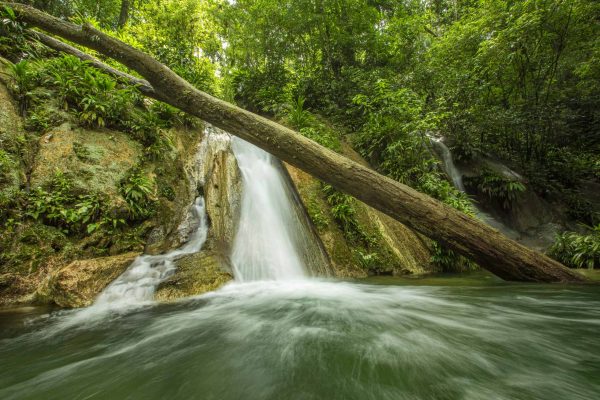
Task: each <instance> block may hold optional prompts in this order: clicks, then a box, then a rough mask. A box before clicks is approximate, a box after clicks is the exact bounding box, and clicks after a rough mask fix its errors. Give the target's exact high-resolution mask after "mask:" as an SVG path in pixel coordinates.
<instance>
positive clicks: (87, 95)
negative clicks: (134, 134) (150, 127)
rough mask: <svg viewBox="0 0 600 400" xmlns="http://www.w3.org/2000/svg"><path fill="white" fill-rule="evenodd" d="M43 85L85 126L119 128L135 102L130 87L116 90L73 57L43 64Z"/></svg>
mask: <svg viewBox="0 0 600 400" xmlns="http://www.w3.org/2000/svg"><path fill="white" fill-rule="evenodd" d="M42 74H43V78H42V79H43V80H44V82H45V84H46V85H48V86H49V87H50V88H52V89H54V90H56V92H57V94H58V99H59V103H60V104H61V106H62V107H63V108H65V109H67V110H71V111H72V112H73V113H74V114H75V115H76V117H77V118H78V119H79V121H80V123H81V124H82V125H84V126H88V127H104V126H110V127H117V128H118V127H121V126H122V125H123V121H125V120H126V119H127V116H128V110H129V108H130V107H131V106H132V105H134V104H136V103H137V102H138V101H139V95H137V94H136V93H135V91H134V90H133V89H132V88H128V87H120V86H119V85H118V83H117V81H116V80H115V79H114V78H112V77H111V76H109V75H107V74H104V73H102V72H100V71H98V70H96V69H94V68H92V67H90V66H89V65H88V63H87V62H85V61H81V60H79V59H78V58H76V57H73V56H63V57H58V58H54V59H51V60H49V61H47V62H46V63H45V65H44V68H43V70H42Z"/></svg>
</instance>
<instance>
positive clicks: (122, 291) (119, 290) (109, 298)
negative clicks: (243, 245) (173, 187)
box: [92, 197, 208, 308]
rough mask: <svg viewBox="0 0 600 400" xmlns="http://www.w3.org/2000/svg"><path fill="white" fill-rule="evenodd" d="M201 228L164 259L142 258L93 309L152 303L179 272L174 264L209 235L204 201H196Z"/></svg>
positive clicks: (194, 210)
mask: <svg viewBox="0 0 600 400" xmlns="http://www.w3.org/2000/svg"><path fill="white" fill-rule="evenodd" d="M190 213H191V214H192V216H191V217H192V219H193V220H195V222H196V225H197V227H196V228H195V229H194V231H193V232H192V233H191V235H190V237H189V239H188V241H187V242H186V243H185V244H184V245H183V246H182V247H180V248H179V249H177V250H173V251H170V252H168V253H166V254H160V255H155V256H153V255H142V256H140V257H138V258H136V259H135V261H134V262H133V263H132V264H131V265H130V266H129V268H127V270H126V271H125V272H124V273H123V274H121V276H119V277H118V278H117V279H116V280H115V281H113V282H112V283H111V284H110V285H109V286H108V287H106V289H104V291H103V292H102V293H101V294H100V296H98V298H97V299H96V301H95V303H94V304H93V305H92V307H95V308H118V307H120V306H125V307H126V306H130V305H135V304H140V303H144V302H147V301H150V300H152V298H153V296H154V291H155V290H156V287H157V286H158V285H159V284H160V283H161V282H162V281H164V280H165V279H166V278H168V277H169V276H170V275H171V274H172V273H173V272H174V271H175V263H174V261H175V260H176V259H177V258H178V257H181V256H183V255H186V254H193V253H196V252H198V251H200V249H201V248H202V245H203V244H204V242H205V241H206V237H207V233H208V223H207V217H206V212H205V209H204V199H203V198H202V197H198V198H196V200H195V202H194V205H193V207H192V208H191V210H190Z"/></svg>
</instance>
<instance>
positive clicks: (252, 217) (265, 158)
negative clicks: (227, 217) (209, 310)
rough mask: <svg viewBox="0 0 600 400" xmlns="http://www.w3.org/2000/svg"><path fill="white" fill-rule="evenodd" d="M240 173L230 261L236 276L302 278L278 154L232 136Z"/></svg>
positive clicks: (243, 278)
mask: <svg viewBox="0 0 600 400" xmlns="http://www.w3.org/2000/svg"><path fill="white" fill-rule="evenodd" d="M232 147H233V152H234V154H235V156H236V158H237V161H238V166H239V168H240V171H241V173H242V182H243V194H242V205H241V212H240V221H239V225H238V230H237V233H236V236H235V239H234V242H233V248H232V255H231V261H232V264H233V267H234V275H235V278H236V280H238V281H255V280H284V279H301V278H303V277H304V276H305V271H304V266H303V262H302V261H301V257H300V253H299V251H298V246H297V243H298V240H297V238H298V235H299V234H302V232H298V229H299V228H298V227H297V224H296V219H295V218H294V215H293V212H294V208H293V203H292V201H293V198H292V196H291V194H290V193H289V191H288V189H287V185H286V181H285V179H284V176H283V175H282V172H281V170H280V169H279V165H277V162H276V160H275V159H274V158H273V157H272V156H271V155H270V154H268V153H266V152H265V151H263V150H261V149H259V148H258V147H256V146H254V145H252V144H250V143H248V142H245V141H243V140H241V139H238V138H232Z"/></svg>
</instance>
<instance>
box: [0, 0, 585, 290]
mask: <svg viewBox="0 0 600 400" xmlns="http://www.w3.org/2000/svg"><path fill="white" fill-rule="evenodd" d="M0 4H3V5H6V6H9V7H12V8H13V9H14V10H15V12H16V13H17V15H19V17H20V19H21V20H22V21H24V22H26V23H28V24H31V25H33V26H36V27H38V28H41V29H43V30H45V31H47V32H49V33H52V34H54V35H57V36H60V37H63V38H65V39H68V40H70V41H73V42H75V43H78V44H80V45H83V46H86V47H88V48H90V49H93V50H96V51H98V52H100V53H102V54H104V55H106V56H108V57H111V58H113V59H115V60H117V61H119V62H121V63H122V64H124V65H126V66H127V67H129V68H131V69H132V70H135V71H137V72H138V73H139V74H140V75H142V76H143V77H145V78H146V79H147V80H148V82H149V83H150V85H151V87H152V88H153V89H154V93H153V94H148V95H149V96H152V97H154V98H157V99H159V100H161V101H164V102H166V103H169V104H171V105H173V106H175V107H177V108H180V109H181V110H183V111H186V112H188V113H190V114H192V115H195V116H197V117H199V118H201V119H203V120H205V121H208V122H210V123H211V124H213V125H215V126H217V127H219V128H221V129H223V130H225V131H227V132H230V133H232V134H234V135H236V136H238V137H240V138H242V139H244V140H247V141H249V142H251V143H253V144H255V145H257V146H259V147H261V148H262V149H264V150H266V151H268V152H270V153H271V154H273V155H275V156H276V157H279V158H280V159H282V160H284V161H286V162H288V163H290V164H292V165H294V166H296V167H298V168H300V169H302V170H304V171H306V172H308V173H310V174H311V175H313V176H315V177H317V178H319V179H321V180H323V181H325V182H328V183H330V184H332V185H333V186H335V187H336V188H338V189H340V190H342V191H344V192H346V193H348V194H351V195H353V196H355V197H356V198H358V199H359V200H361V201H363V202H365V203H367V204H368V205H370V206H372V207H374V208H376V209H378V210H380V211H382V212H384V213H386V214H388V215H389V216H391V217H393V218H394V219H396V220H398V221H400V222H402V223H404V224H405V225H407V226H409V227H411V228H413V229H415V230H416V231H418V232H420V233H422V234H424V235H426V236H428V237H430V238H432V239H435V240H437V241H439V242H440V243H442V244H444V245H446V246H447V247H449V248H451V249H453V250H455V251H456V252H458V253H460V254H462V255H464V256H466V257H469V258H471V259H473V260H474V261H476V262H477V263H478V264H479V265H481V266H482V267H483V268H486V269H488V270H489V271H491V272H492V273H494V274H496V275H497V276H499V277H501V278H503V279H506V280H513V281H541V282H568V281H584V280H585V278H584V277H582V276H581V275H579V274H577V273H576V272H574V271H571V270H569V269H567V268H566V267H564V266H563V265H561V264H560V263H558V262H556V261H554V260H552V259H550V258H548V257H546V256H544V255H543V254H540V253H537V252H535V251H533V250H530V249H528V248H526V247H524V246H522V245H520V244H518V243H516V242H515V241H513V240H510V239H508V238H506V237H505V236H503V235H502V234H501V233H499V232H498V231H496V230H494V229H493V228H491V227H489V226H487V225H485V224H483V223H482V222H479V221H478V220H476V219H474V218H471V217H469V216H467V215H465V214H463V213H461V212H458V211H456V210H455V209H453V208H451V207H449V206H447V205H445V204H442V203H441V202H439V201H437V200H434V199H432V198H431V197H429V196H426V195H424V194H422V193H419V192H417V191H415V190H413V189H411V188H410V187H408V186H405V185H403V184H400V183H398V182H396V181H394V180H392V179H390V178H387V177H385V176H382V175H380V174H378V173H377V172H375V171H373V170H371V169H369V168H367V167H365V166H362V165H360V164H358V163H356V162H353V161H351V160H349V159H347V158H346V157H343V156H340V155H339V154H337V153H335V152H333V151H331V150H329V149H326V148H324V147H323V146H320V145H319V144H317V143H315V142H313V141H311V140H309V139H307V138H305V137H304V136H302V135H300V134H298V133H296V132H294V131H292V130H290V129H288V128H286V127H283V126H281V125H279V124H277V123H274V122H272V121H269V120H268V119H266V118H263V117H260V116H258V115H255V114H253V113H251V112H249V111H246V110H243V109H241V108H239V107H236V106H234V105H232V104H229V103H227V102H224V101H222V100H219V99H217V98H215V97H212V96H210V95H208V94H206V93H204V92H202V91H200V90H198V89H196V88H194V87H193V86H192V85H190V84H189V83H188V82H186V81H185V80H184V79H182V78H181V77H179V76H178V75H177V74H175V73H174V72H173V71H171V70H170V69H169V68H168V67H166V66H165V65H163V64H161V63H159V62H158V61H156V60H154V59H153V58H152V57H150V56H149V55H147V54H145V53H143V52H141V51H140V50H137V49H135V48H133V47H131V46H129V45H127V44H125V43H123V42H121V41H119V40H117V39H115V38H113V37H111V36H108V35H106V34H105V33H102V32H100V31H98V30H96V29H94V28H93V27H91V26H89V25H85V26H79V25H75V24H72V23H70V22H67V21H64V20H60V19H58V18H54V17H52V16H50V15H48V14H45V13H43V12H41V11H39V10H37V9H35V8H33V7H29V6H25V5H21V4H13V3H5V2H3V3H0Z"/></svg>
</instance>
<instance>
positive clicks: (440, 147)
mask: <svg viewBox="0 0 600 400" xmlns="http://www.w3.org/2000/svg"><path fill="white" fill-rule="evenodd" d="M428 137H429V139H430V140H431V144H432V145H433V147H435V149H436V150H437V151H438V153H439V155H440V156H441V158H442V165H443V168H444V172H446V175H448V176H449V177H450V179H451V180H452V184H453V185H454V187H455V188H457V189H458V190H460V191H461V192H465V193H466V191H465V185H464V184H463V179H462V173H461V172H460V171H459V170H458V168H456V165H454V160H453V159H452V153H451V152H450V149H449V148H448V146H446V144H445V143H444V142H443V138H438V137H434V136H428ZM473 207H474V209H475V215H476V216H477V218H479V219H480V220H481V221H482V222H484V223H486V224H487V225H489V226H491V227H492V228H494V229H497V230H499V231H500V232H502V233H503V234H504V235H506V236H508V237H509V238H511V239H515V240H516V239H518V238H519V237H520V234H519V233H518V232H516V231H515V230H514V229H511V228H509V227H508V226H506V225H505V224H503V223H502V222H501V221H499V220H498V219H496V218H494V217H493V216H492V215H490V214H489V213H487V212H485V211H483V210H482V209H481V208H480V207H479V206H478V205H477V204H473Z"/></svg>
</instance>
